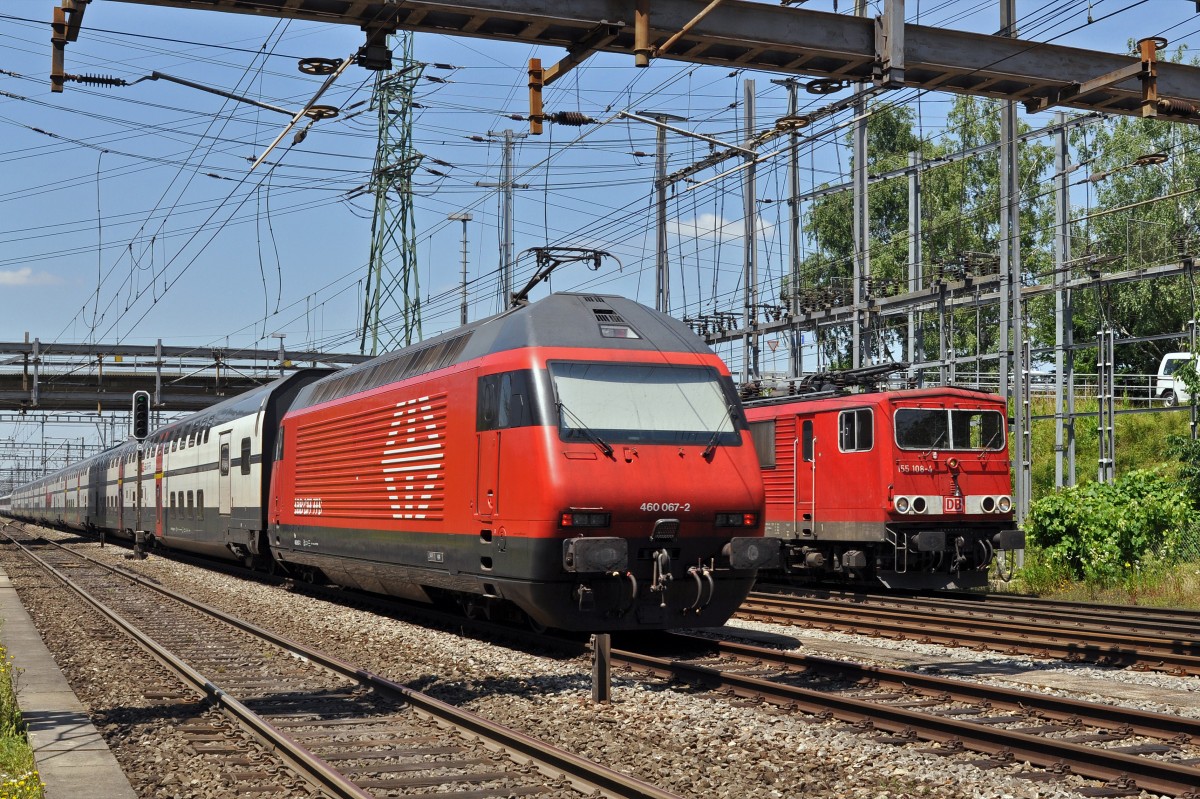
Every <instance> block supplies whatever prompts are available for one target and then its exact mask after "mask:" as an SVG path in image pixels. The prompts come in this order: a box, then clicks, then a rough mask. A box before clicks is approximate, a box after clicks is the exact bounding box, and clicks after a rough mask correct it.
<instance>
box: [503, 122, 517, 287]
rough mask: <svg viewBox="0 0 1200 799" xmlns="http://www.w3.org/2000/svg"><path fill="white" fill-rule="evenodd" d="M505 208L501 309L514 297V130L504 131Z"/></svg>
mask: <svg viewBox="0 0 1200 799" xmlns="http://www.w3.org/2000/svg"><path fill="white" fill-rule="evenodd" d="M502 171H503V175H504V177H502V178H501V182H502V183H503V184H504V203H503V205H504V208H503V210H502V212H501V225H502V226H503V228H504V232H503V240H502V242H501V245H500V254H501V260H500V310H501V311H503V310H504V309H505V308H507V307H508V303H509V302H510V300H511V298H512V273H513V199H514V195H513V188H514V187H513V132H512V131H511V130H505V131H504V168H503V170H502Z"/></svg>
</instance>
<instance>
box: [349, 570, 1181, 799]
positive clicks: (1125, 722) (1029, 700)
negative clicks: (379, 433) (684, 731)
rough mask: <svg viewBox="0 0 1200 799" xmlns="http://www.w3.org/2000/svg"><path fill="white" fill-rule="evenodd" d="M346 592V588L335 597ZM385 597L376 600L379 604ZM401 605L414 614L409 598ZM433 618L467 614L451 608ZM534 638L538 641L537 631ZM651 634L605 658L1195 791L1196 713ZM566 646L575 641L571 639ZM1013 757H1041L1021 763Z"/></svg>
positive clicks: (814, 711)
mask: <svg viewBox="0 0 1200 799" xmlns="http://www.w3.org/2000/svg"><path fill="white" fill-rule="evenodd" d="M345 599H346V597H345V595H344V593H343V596H342V600H341V601H345ZM361 599H362V601H363V602H370V601H371V598H370V597H362V598H361ZM392 605H394V603H393V602H391V601H388V600H383V604H382V605H381V609H382V610H384V611H387V610H388V608H389V607H391V606H392ZM391 610H392V612H394V611H395V608H392V609H391ZM403 612H404V613H405V614H406V615H414V611H412V609H408V610H405V611H403ZM420 615H424V614H423V613H421V614H420ZM434 615H435V616H436V615H437V614H434ZM442 623H450V624H452V625H453V626H455V627H457V628H459V629H461V628H462V627H463V626H464V625H463V620H462V619H461V618H459V617H455V618H454V619H453V620H450V619H442ZM469 626H470V627H475V626H476V625H475V624H471V625H469ZM478 626H480V627H486V628H488V629H491V628H493V627H495V625H486V624H481V625H478ZM496 629H498V630H503V631H504V634H505V635H506V636H507V637H509V638H510V639H513V638H516V639H519V638H520V637H521V635H522V634H521V632H520V631H517V630H513V629H511V628H496ZM482 634H483V635H485V636H488V637H490V634H489V633H488V632H484V633H482ZM533 639H534V636H530V640H533ZM540 641H541V643H543V644H545V643H546V639H545V638H544V637H540ZM658 643H659V645H660V646H667V647H669V648H670V650H671V651H670V654H668V655H665V656H664V655H662V654H661V652H659V654H655V653H654V652H653V651H650V650H647V651H633V650H631V649H614V650H613V658H614V665H617V666H625V667H627V668H628V669H630V670H632V671H634V672H640V673H641V674H643V675H648V676H652V678H653V679H656V680H657V679H658V678H663V677H665V678H668V679H671V680H675V681H683V682H687V683H689V684H693V685H698V686H702V687H703V688H704V689H706V690H713V691H716V692H722V693H725V694H727V695H728V696H729V697H730V698H732V699H733V700H734V701H735V702H742V701H750V702H752V703H756V704H757V703H764V704H766V705H767V706H770V707H775V708H777V709H776V710H775V711H774V712H781V711H782V712H797V713H804V714H808V715H811V716H813V717H814V718H816V719H837V720H840V721H843V722H845V723H846V724H848V725H851V726H853V727H854V728H855V729H856V731H857V732H858V733H859V734H861V735H863V736H864V737H865V738H867V739H873V740H875V741H877V742H882V743H887V744H897V745H908V746H909V747H910V748H911V749H913V750H914V751H915V752H916V753H919V754H920V755H922V756H927V757H933V756H938V757H949V758H957V759H958V760H961V761H966V762H969V763H970V764H971V765H973V766H977V767H982V768H985V769H987V768H1000V769H1003V770H1004V771H1005V773H1006V774H1007V775H1009V776H1019V777H1022V778H1027V779H1031V780H1067V779H1069V778H1070V776H1071V775H1075V776H1077V777H1080V778H1087V779H1091V780H1096V781H1098V783H1099V784H1094V785H1091V786H1089V787H1085V788H1082V789H1080V788H1078V787H1076V786H1072V788H1071V789H1072V790H1075V791H1077V792H1079V793H1082V794H1084V795H1090V796H1132V795H1136V794H1137V793H1139V791H1141V790H1143V789H1144V790H1148V791H1154V792H1156V793H1158V794H1160V795H1171V796H1178V797H1186V798H1187V799H1198V795H1197V794H1196V792H1195V791H1196V786H1198V785H1200V771H1197V767H1198V765H1200V752H1198V751H1197V750H1196V748H1195V746H1196V742H1197V741H1200V722H1198V721H1196V720H1192V719H1187V718H1181V717H1177V716H1173V715H1164V714H1155V713H1147V712H1139V711H1132V710H1127V709H1122V708H1116V707H1112V706H1108V705H1096V704H1092V703H1086V702H1074V701H1071V700H1066V699H1061V698H1057V697H1053V696H1047V695H1044V694H1038V693H1026V692H1020V691H1012V690H1006V689H1001V688H992V687H989V686H985V685H980V684H976V683H971V682H963V681H961V680H949V679H944V678H939V677H936V676H928V675H924V674H918V673H914V672H909V671H898V670H889V669H882V668H873V667H868V666H861V665H856V664H852V663H845V662H842V661H834V660H828V659H825V658H816V657H811V656H809V657H806V656H798V655H794V654H791V653H786V652H780V651H779V650H777V649H766V648H762V647H755V646H750V645H747V644H744V643H740V642H736V641H719V642H713V641H711V640H708V639H700V638H696V637H694V636H681V635H672V636H666V635H663V636H659V641H658ZM564 646H565V647H567V648H575V649H576V651H577V648H578V646H579V644H578V642H577V641H572V642H566V643H565V644H564ZM1021 763H1029V764H1031V765H1032V766H1034V767H1038V768H1037V770H1029V769H1022V767H1021V766H1020V765H1018V764H1021Z"/></svg>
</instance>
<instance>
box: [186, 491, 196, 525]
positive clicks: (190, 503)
mask: <svg viewBox="0 0 1200 799" xmlns="http://www.w3.org/2000/svg"><path fill="white" fill-rule="evenodd" d="M195 498H196V497H195V494H193V493H192V492H191V491H189V492H187V517H188V518H189V519H190V518H192V516H193V514H195V512H196V505H195V502H194V500H195Z"/></svg>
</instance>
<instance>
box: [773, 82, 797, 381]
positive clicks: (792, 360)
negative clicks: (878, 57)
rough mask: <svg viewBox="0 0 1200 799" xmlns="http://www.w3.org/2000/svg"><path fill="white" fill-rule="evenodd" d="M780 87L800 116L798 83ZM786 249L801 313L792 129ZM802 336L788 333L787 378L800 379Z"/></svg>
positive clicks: (791, 292) (793, 297)
mask: <svg viewBox="0 0 1200 799" xmlns="http://www.w3.org/2000/svg"><path fill="white" fill-rule="evenodd" d="M771 83H774V84H776V85H779V86H784V87H786V88H787V93H788V110H787V113H788V116H789V117H795V116H796V115H797V114H798V113H799V112H800V103H799V99H798V96H797V95H798V90H799V88H800V83H799V81H797V80H796V79H795V78H783V79H780V80H772V81H771ZM788 248H789V249H790V251H791V268H790V270H789V274H790V275H791V278H790V282H789V285H788V298H789V300H790V301H789V302H788V311H789V312H790V313H792V314H799V313H800V134H799V133H798V132H797V131H796V130H795V129H794V128H793V130H792V131H791V132H790V133H789V134H788ZM803 344H804V336H803V334H802V333H801V332H800V329H799V328H798V327H796V326H792V327H791V328H789V330H788V346H789V348H790V351H789V355H788V375H789V376H790V377H799V376H800V375H801V373H802V372H803V371H804V353H803V351H802V349H801V347H802V346H803Z"/></svg>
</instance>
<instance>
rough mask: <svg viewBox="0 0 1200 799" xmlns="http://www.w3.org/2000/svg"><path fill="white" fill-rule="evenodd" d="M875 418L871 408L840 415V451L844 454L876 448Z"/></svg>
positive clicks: (843, 412)
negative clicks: (873, 421)
mask: <svg viewBox="0 0 1200 799" xmlns="http://www.w3.org/2000/svg"><path fill="white" fill-rule="evenodd" d="M873 417H874V414H872V413H871V409H870V408H859V409H858V410H854V411H842V412H841V413H840V414H838V449H840V450H841V451H842V452H866V451H868V450H870V449H871V448H872V447H874V446H875V435H874V428H873V427H872V420H873Z"/></svg>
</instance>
